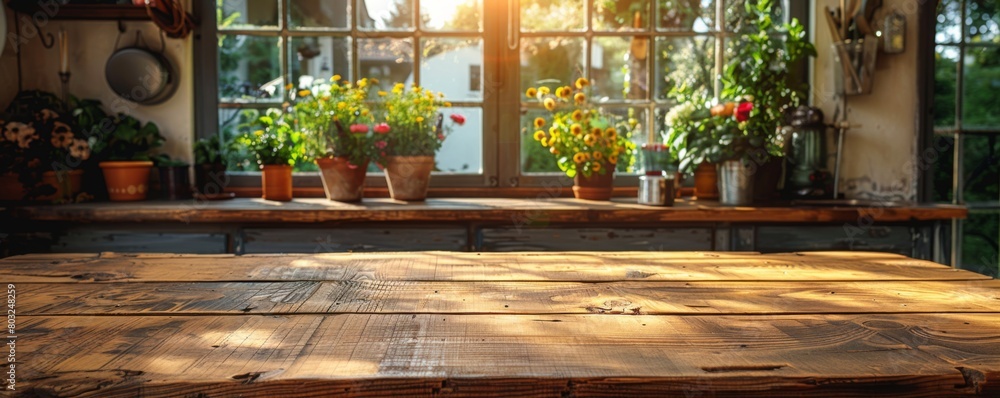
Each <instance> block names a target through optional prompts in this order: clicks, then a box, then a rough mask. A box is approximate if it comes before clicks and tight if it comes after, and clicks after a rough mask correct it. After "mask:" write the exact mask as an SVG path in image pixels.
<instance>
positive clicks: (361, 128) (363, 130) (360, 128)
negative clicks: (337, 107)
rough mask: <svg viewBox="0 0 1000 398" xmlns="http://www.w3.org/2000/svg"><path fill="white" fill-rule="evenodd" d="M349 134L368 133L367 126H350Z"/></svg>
mask: <svg viewBox="0 0 1000 398" xmlns="http://www.w3.org/2000/svg"><path fill="white" fill-rule="evenodd" d="M351 132H352V133H354V134H364V133H367V132H368V125H366V124H352V125H351Z"/></svg>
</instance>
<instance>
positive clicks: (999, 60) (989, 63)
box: [962, 47, 1000, 128]
mask: <svg viewBox="0 0 1000 398" xmlns="http://www.w3.org/2000/svg"><path fill="white" fill-rule="evenodd" d="M965 51H966V52H965V62H964V64H965V76H964V79H965V80H964V83H965V84H964V88H965V92H964V93H963V95H962V101H963V102H962V127H963V128H976V127H981V128H997V127H1000V114H998V113H997V111H998V110H1000V97H998V96H997V95H996V93H997V90H1000V47H966V49H965Z"/></svg>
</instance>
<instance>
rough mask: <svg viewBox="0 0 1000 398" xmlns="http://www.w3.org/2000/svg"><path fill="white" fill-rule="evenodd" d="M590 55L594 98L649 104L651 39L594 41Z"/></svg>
mask: <svg viewBox="0 0 1000 398" xmlns="http://www.w3.org/2000/svg"><path fill="white" fill-rule="evenodd" d="M593 43H594V44H593V47H591V51H590V58H591V61H590V77H591V80H593V82H594V93H593V94H594V96H596V97H597V98H602V97H603V98H608V99H613V100H622V99H630V100H646V94H647V93H648V91H649V82H648V81H647V77H646V75H647V72H648V70H647V69H648V66H647V65H648V60H649V38H647V37H628V36H626V37H595V38H594V42H593Z"/></svg>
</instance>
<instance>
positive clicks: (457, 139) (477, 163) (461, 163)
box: [434, 108, 483, 174]
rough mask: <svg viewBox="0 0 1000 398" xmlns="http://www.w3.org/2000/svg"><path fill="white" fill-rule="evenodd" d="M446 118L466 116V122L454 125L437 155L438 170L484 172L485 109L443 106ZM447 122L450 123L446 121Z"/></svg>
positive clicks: (442, 111) (468, 172) (467, 172)
mask: <svg viewBox="0 0 1000 398" xmlns="http://www.w3.org/2000/svg"><path fill="white" fill-rule="evenodd" d="M441 114H442V115H444V117H445V118H449V117H451V115H452V114H459V115H462V116H465V124H464V125H462V126H453V127H452V130H451V133H450V134H449V135H448V138H447V139H445V140H444V145H442V146H441V150H440V151H439V152H438V154H437V156H436V157H435V159H434V160H435V162H436V163H437V165H436V166H437V170H438V171H441V172H446V173H463V174H479V173H482V172H483V109H482V108H441ZM446 124H448V123H447V122H446Z"/></svg>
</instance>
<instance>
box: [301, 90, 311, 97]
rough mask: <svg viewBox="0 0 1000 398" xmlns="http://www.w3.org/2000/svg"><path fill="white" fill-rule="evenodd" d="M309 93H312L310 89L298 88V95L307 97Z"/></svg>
mask: <svg viewBox="0 0 1000 398" xmlns="http://www.w3.org/2000/svg"><path fill="white" fill-rule="evenodd" d="M309 94H312V91H309V90H299V97H308V96H309Z"/></svg>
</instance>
